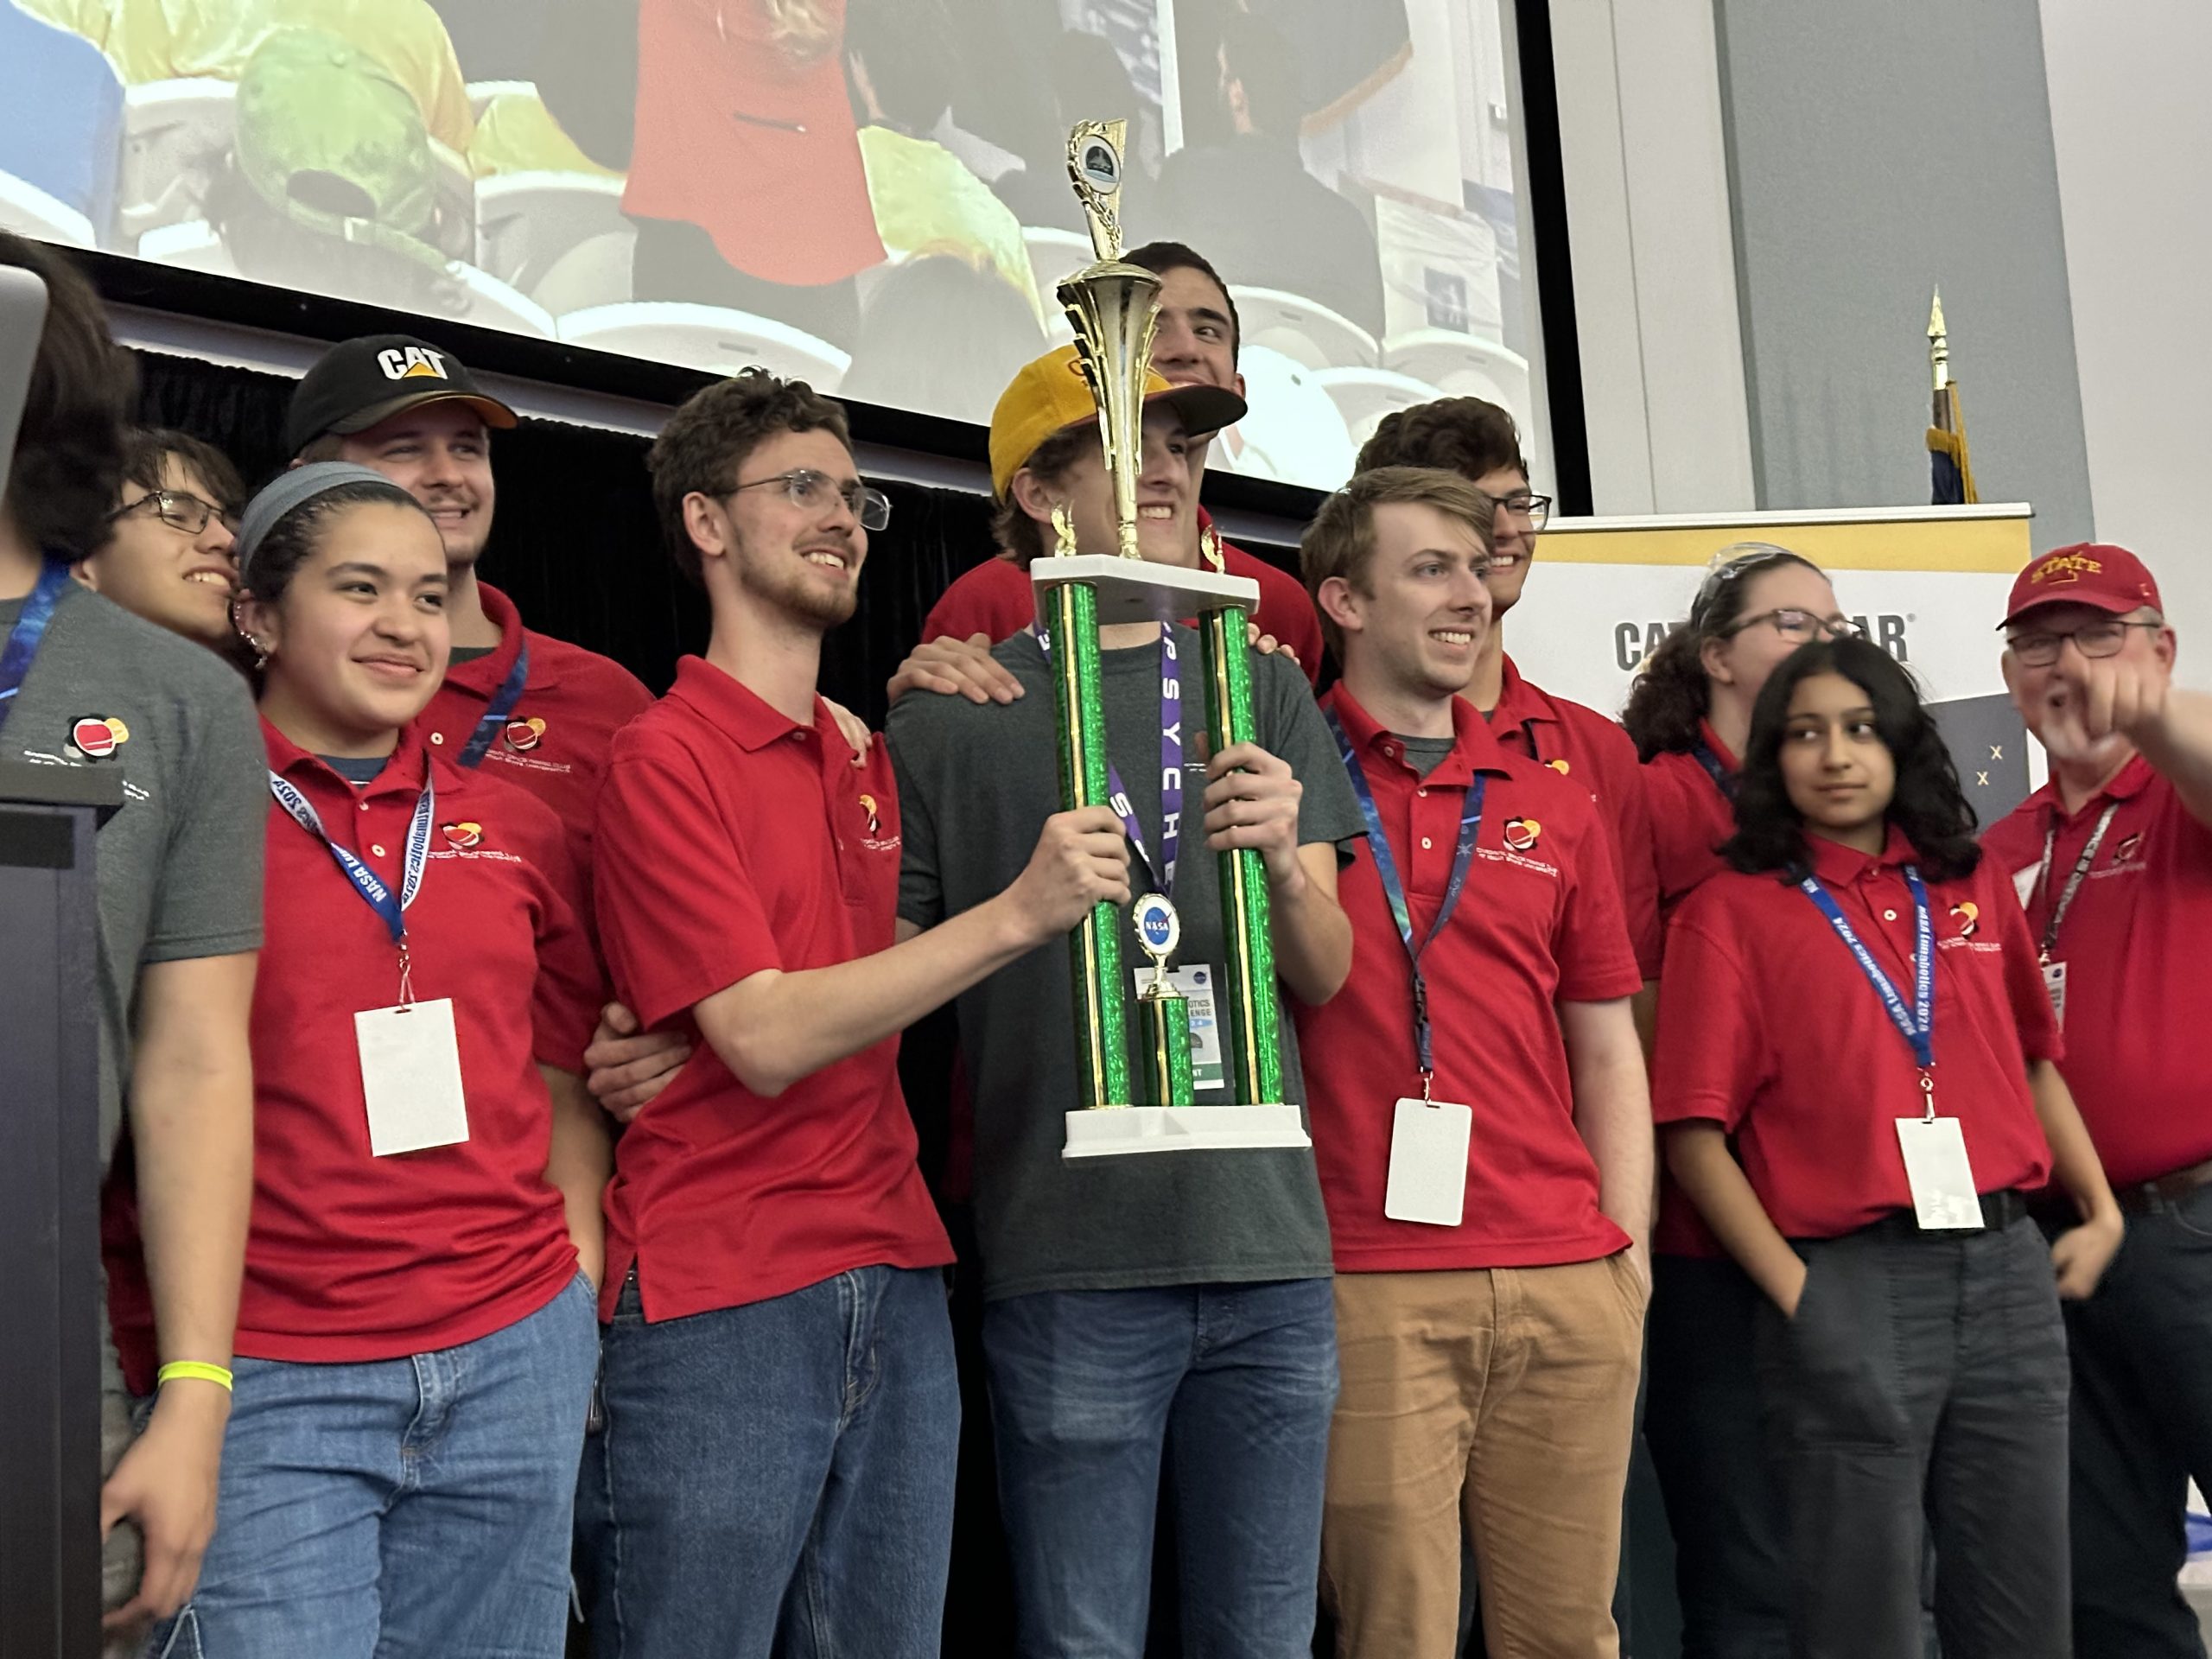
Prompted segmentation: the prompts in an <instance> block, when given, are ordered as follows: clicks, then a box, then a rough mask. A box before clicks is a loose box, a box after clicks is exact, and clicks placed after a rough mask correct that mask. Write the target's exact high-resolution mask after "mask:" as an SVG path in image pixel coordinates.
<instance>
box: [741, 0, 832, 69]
mask: <svg viewBox="0 0 2212 1659" xmlns="http://www.w3.org/2000/svg"><path fill="white" fill-rule="evenodd" d="M760 3H761V8H762V10H765V11H766V13H767V14H768V38H769V39H770V40H772V41H774V42H775V43H776V45H777V46H778V47H779V48H781V49H782V51H783V52H784V54H785V56H787V57H789V58H790V59H791V61H792V62H794V63H810V62H811V61H813V60H815V59H816V58H818V57H820V56H821V55H822V54H823V53H824V52H827V51H828V50H829V48H831V47H833V46H835V45H836V43H837V33H838V30H837V22H836V19H835V18H834V17H833V16H831V15H830V10H829V6H828V5H827V4H825V3H823V0H760Z"/></svg>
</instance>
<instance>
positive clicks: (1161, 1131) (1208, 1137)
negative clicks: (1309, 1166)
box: [1060, 1105, 1313, 1159]
mask: <svg viewBox="0 0 2212 1659" xmlns="http://www.w3.org/2000/svg"><path fill="white" fill-rule="evenodd" d="M1067 1120H1068V1140H1067V1146H1066V1147H1065V1149H1064V1150H1063V1151H1062V1152H1061V1154H1060V1156H1061V1157H1062V1158H1064V1159H1065V1158H1120V1157H1125V1156H1127V1155H1128V1154H1131V1153H1138V1152H1203V1151H1213V1152H1243V1151H1251V1150H1253V1149H1255V1148H1258V1147H1310V1146H1312V1145H1313V1141H1310V1140H1308V1139H1307V1138H1306V1123H1305V1120H1304V1118H1303V1117H1302V1116H1301V1115H1300V1112H1299V1109H1298V1108H1297V1107H1296V1106H1293V1105H1279V1106H1113V1107H1108V1108H1105V1109H1102V1110H1099V1111H1095V1112H1070V1113H1069V1114H1068V1115H1067Z"/></svg>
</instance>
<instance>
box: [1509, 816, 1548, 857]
mask: <svg viewBox="0 0 2212 1659" xmlns="http://www.w3.org/2000/svg"><path fill="white" fill-rule="evenodd" d="M1543 833H1544V826H1543V825H1541V823H1537V822H1536V821H1535V819H1534V818H1508V819H1507V820H1506V821H1505V829H1504V832H1503V834H1504V840H1505V844H1506V846H1507V847H1508V848H1510V849H1512V850H1513V851H1514V852H1516V853H1526V852H1530V851H1533V850H1534V849H1535V845H1536V842H1537V840H1538V839H1539V838H1540V837H1541V836H1542V835H1543Z"/></svg>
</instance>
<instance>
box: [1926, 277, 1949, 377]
mask: <svg viewBox="0 0 2212 1659" xmlns="http://www.w3.org/2000/svg"><path fill="white" fill-rule="evenodd" d="M1928 372H1929V377H1930V378H1932V379H1933V380H1934V382H1935V385H1936V391H1942V390H1943V388H1944V387H1945V386H1948V385H1950V384H1951V341H1950V338H1949V336H1948V334H1946V333H1945V332H1944V328H1943V290H1942V289H1940V288H1938V289H1936V299H1935V302H1934V303H1933V304H1932V305H1930V306H1929V308H1928Z"/></svg>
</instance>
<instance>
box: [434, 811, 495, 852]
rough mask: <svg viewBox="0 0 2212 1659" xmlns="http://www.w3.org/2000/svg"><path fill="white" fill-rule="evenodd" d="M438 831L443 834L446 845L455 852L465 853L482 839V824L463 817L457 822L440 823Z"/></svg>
mask: <svg viewBox="0 0 2212 1659" xmlns="http://www.w3.org/2000/svg"><path fill="white" fill-rule="evenodd" d="M438 830H439V833H440V834H442V836H445V838H446V845H447V846H448V847H450V848H452V849H454V851H455V852H457V853H465V852H467V850H468V849H470V848H472V847H474V846H475V845H476V843H477V842H480V841H481V840H483V839H484V826H483V825H482V824H480V823H470V822H469V821H467V819H463V820H462V821H461V823H442V824H440V825H439V826H438Z"/></svg>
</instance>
